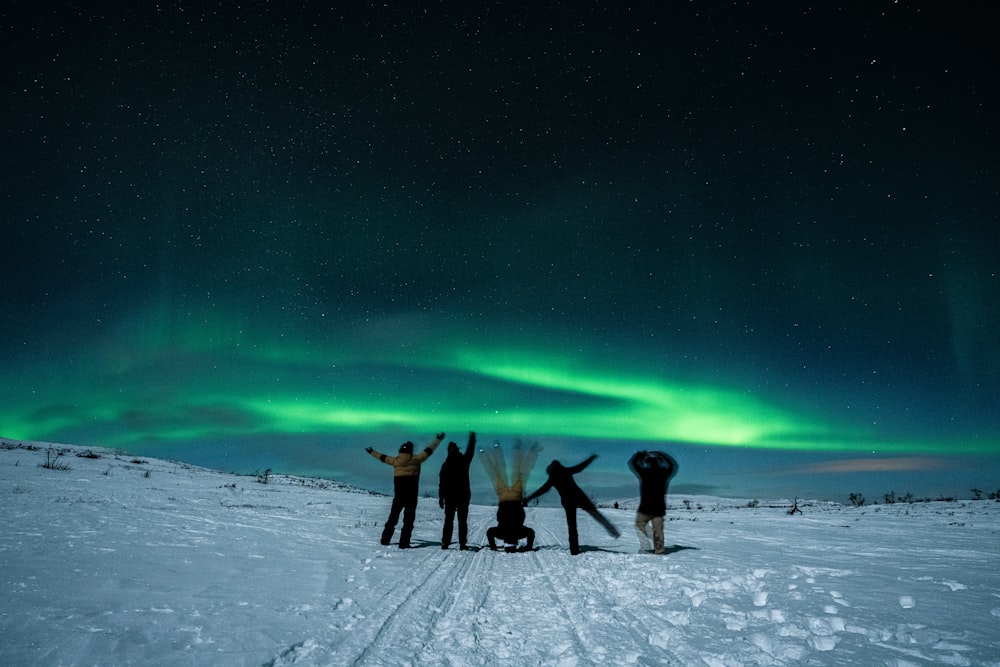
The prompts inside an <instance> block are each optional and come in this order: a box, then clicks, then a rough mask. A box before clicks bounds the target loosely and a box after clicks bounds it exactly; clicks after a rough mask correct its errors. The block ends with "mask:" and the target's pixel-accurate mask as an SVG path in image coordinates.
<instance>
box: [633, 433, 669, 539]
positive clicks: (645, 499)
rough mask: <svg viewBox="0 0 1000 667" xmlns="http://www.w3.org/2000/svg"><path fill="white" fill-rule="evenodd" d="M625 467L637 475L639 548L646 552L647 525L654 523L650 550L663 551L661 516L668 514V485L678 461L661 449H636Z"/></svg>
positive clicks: (636, 514) (636, 515) (636, 521)
mask: <svg viewBox="0 0 1000 667" xmlns="http://www.w3.org/2000/svg"><path fill="white" fill-rule="evenodd" d="M628 467H629V468H631V469H632V472H634V473H635V475H636V477H638V478H639V509H638V510H637V511H636V513H635V530H636V532H637V533H638V535H639V550H640V551H649V534H648V532H647V530H646V529H647V526H648V525H649V524H650V523H652V524H653V553H657V554H662V553H663V552H664V549H663V517H664V516H666V514H667V485H668V484H669V482H670V478H671V477H673V476H674V475H676V474H677V461H675V460H674V459H673V457H672V456H670V455H669V454H666V453H664V452H650V451H642V452H636V453H635V454H633V455H632V458H630V459H629V460H628Z"/></svg>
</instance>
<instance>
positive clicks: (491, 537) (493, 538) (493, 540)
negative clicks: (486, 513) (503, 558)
mask: <svg viewBox="0 0 1000 667" xmlns="http://www.w3.org/2000/svg"><path fill="white" fill-rule="evenodd" d="M499 531H500V526H493V527H492V528H489V529H488V530H487V531H486V541H487V542H489V545H490V549H492V550H493V551H496V550H497V533H498V532H499Z"/></svg>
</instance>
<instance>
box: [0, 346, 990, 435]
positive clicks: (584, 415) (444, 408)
mask: <svg viewBox="0 0 1000 667" xmlns="http://www.w3.org/2000/svg"><path fill="white" fill-rule="evenodd" d="M212 331H213V332H215V329H213V330H212ZM185 332H186V334H185V335H184V336H180V337H177V336H174V337H171V338H170V344H169V345H168V344H167V343H165V339H164V337H163V336H162V335H161V336H153V337H152V338H149V337H146V338H143V339H141V340H140V341H139V343H138V344H137V345H135V346H133V347H131V348H126V350H128V353H123V354H120V355H118V358H119V359H124V360H125V361H124V362H123V363H121V364H118V365H115V366H111V365H107V364H105V365H104V366H105V370H103V372H104V375H103V376H101V375H100V372H101V371H98V370H95V369H87V370H84V371H83V372H82V373H81V374H79V375H77V376H73V375H66V374H63V375H60V376H59V377H58V378H56V379H54V380H52V381H50V382H47V383H43V382H41V381H35V380H31V381H29V380H23V381H22V384H32V383H34V384H35V385H36V391H35V392H34V394H33V395H32V396H30V397H25V396H24V395H21V396H19V397H18V398H19V400H18V401H8V404H9V405H11V406H13V407H10V408H9V409H6V410H5V411H4V414H3V415H2V416H0V434H3V435H5V436H7V437H20V438H24V439H46V438H50V437H52V438H55V437H59V436H60V434H73V433H88V434H95V435H94V436H93V437H94V438H95V439H96V438H99V439H101V440H102V442H105V443H106V444H111V445H121V446H125V445H128V444H130V443H134V442H142V441H146V440H164V441H173V440H176V441H180V440H192V439H199V438H208V437H215V438H218V437H232V438H237V437H240V436H246V435H259V434H269V433H270V434H277V435H280V434H320V435H322V434H352V433H354V434H372V433H379V432H386V431H390V430H391V431H406V432H411V433H434V432H437V431H440V430H448V431H453V432H455V431H462V430H477V431H479V432H483V433H492V434H498V435H501V434H505V435H511V436H524V437H546V436H549V437H560V438H587V439H616V440H640V441H655V442H664V441H678V442H685V443H698V444H705V445H724V446H740V447H762V448H774V449H798V450H829V451H866V450H878V451H883V452H885V451H894V452H931V451H940V449H941V445H940V444H939V443H930V442H919V441H912V440H909V439H907V440H903V439H894V438H892V437H891V436H890V437H888V438H887V437H884V436H885V434H880V433H877V432H875V431H873V430H871V429H867V428H859V427H858V426H857V425H856V424H846V425H845V424H837V423H833V422H829V421H826V420H824V419H821V418H818V417H817V416H815V415H810V414H804V413H802V412H801V411H796V410H793V409H791V408H788V407H785V406H781V405H777V404H773V403H769V402H767V401H764V400H762V399H760V398H758V397H755V396H753V395H751V394H749V393H745V392H741V391H736V390H734V389H732V388H727V387H722V386H709V385H705V384H692V383H681V382H676V381H671V380H670V379H669V378H668V377H666V375H667V374H666V373H665V372H663V371H656V370H655V369H636V368H628V367H627V366H626V365H625V364H618V365H615V366H611V367H609V365H607V364H605V365H601V364H598V363H594V361H593V357H592V356H591V357H589V358H588V356H587V354H586V353H583V352H577V354H576V355H574V356H571V355H565V354H555V353H553V352H551V351H550V350H546V349H544V347H543V346H541V345H531V346H529V345H524V346H517V345H516V344H508V346H506V347H502V346H497V345H493V346H491V345H489V343H488V342H483V344H482V345H479V346H475V347H473V346H471V345H469V344H467V343H465V342H463V343H462V344H454V343H449V342H448V341H446V340H445V341H443V342H440V341H434V342H433V343H430V342H427V341H426V340H425V341H420V340H417V341H415V342H413V341H407V344H403V345H380V344H377V343H371V342H370V341H368V342H366V341H365V340H363V339H362V338H361V337H357V336H356V337H355V338H354V339H352V340H351V341H349V342H344V341H338V342H331V341H328V342H327V343H325V344H324V345H322V346H317V345H311V346H310V345H306V344H303V343H301V342H299V343H296V342H295V341H289V344H288V345H287V346H285V345H282V346H279V347H275V346H266V345H263V344H259V343H247V344H246V345H243V344H240V345H235V346H234V345H233V344H232V342H231V341H230V342H227V343H226V344H224V345H220V344H219V343H218V342H217V341H216V340H215V337H216V333H217V332H216V333H212V335H211V336H210V337H209V339H204V338H199V337H198V335H197V331H196V328H185ZM226 335H227V336H236V335H237V334H235V333H232V332H229V333H226ZM103 356H105V357H106V356H110V353H109V352H105V353H104V354H103ZM108 367H111V368H113V370H112V371H108V370H106V368H108ZM88 371H89V372H90V373H91V374H90V375H88V374H87V372H88ZM95 385H97V386H95ZM102 387H103V388H104V389H103V390H102V389H101V388H102ZM57 396H58V397H59V398H55V397H57ZM996 447H997V443H996V442H994V441H990V442H971V443H970V442H965V441H960V442H954V443H949V446H948V449H949V451H951V452H955V453H959V452H976V451H983V450H986V449H991V448H996Z"/></svg>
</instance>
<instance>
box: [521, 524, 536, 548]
mask: <svg viewBox="0 0 1000 667" xmlns="http://www.w3.org/2000/svg"><path fill="white" fill-rule="evenodd" d="M522 531H523V532H522V535H523V536H524V537H525V538H527V540H528V543H527V544H525V545H524V547H522V549H521V550H522V551H531V550H532V549H534V548H535V531H533V530H532V529H531V528H528V527H527V526H524V527H523V528H522Z"/></svg>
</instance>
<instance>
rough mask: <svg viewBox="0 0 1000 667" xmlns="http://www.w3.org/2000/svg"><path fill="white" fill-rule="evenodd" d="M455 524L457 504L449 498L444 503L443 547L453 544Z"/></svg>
mask: <svg viewBox="0 0 1000 667" xmlns="http://www.w3.org/2000/svg"><path fill="white" fill-rule="evenodd" d="M454 526H455V505H454V504H453V503H452V502H451V501H450V500H449V501H445V504H444V527H443V528H442V529H441V548H442V549H447V548H448V546H449V545H450V544H451V533H452V530H454ZM461 526H462V524H461V520H459V533H461V530H462V528H461Z"/></svg>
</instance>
